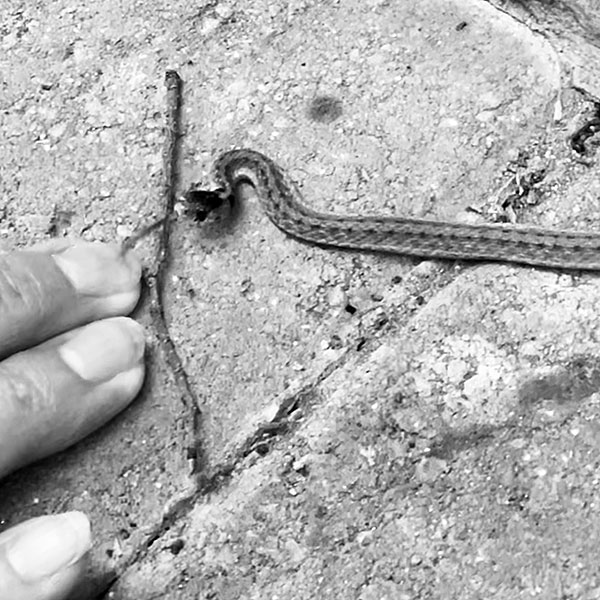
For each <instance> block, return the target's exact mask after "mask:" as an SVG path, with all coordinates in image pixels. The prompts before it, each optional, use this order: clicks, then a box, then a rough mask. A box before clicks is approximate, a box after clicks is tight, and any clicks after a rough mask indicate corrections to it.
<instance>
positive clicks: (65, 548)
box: [6, 512, 91, 582]
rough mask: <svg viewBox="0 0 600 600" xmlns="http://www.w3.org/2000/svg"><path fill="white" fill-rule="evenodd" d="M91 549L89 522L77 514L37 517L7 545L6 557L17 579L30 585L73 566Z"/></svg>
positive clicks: (82, 515) (81, 514)
mask: <svg viewBox="0 0 600 600" xmlns="http://www.w3.org/2000/svg"><path fill="white" fill-rule="evenodd" d="M90 546H91V532H90V522H89V521H88V518H87V517H86V516H85V515H84V514H83V513H80V512H69V513H64V514H61V515H55V516H49V517H39V518H37V519H33V520H32V521H31V522H30V523H26V524H25V526H24V527H23V532H22V533H17V534H16V535H15V536H14V537H12V538H10V539H9V541H8V542H7V548H6V557H7V559H8V562H9V563H10V565H11V567H12V568H13V569H14V570H15V572H16V573H17V575H18V576H19V577H20V578H21V579H22V580H23V581H25V582H32V581H36V580H39V579H42V578H43V577H48V576H50V575H54V574H55V573H58V572H59V571H62V570H63V569H65V568H67V567H68V566H70V565H72V564H75V563H76V562H77V561H78V560H79V559H80V558H81V557H82V556H83V555H84V554H85V553H86V552H87V551H88V550H89V549H90Z"/></svg>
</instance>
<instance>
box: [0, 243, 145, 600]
mask: <svg viewBox="0 0 600 600" xmlns="http://www.w3.org/2000/svg"><path fill="white" fill-rule="evenodd" d="M140 274H141V267H140V264H139V262H138V261H137V259H135V258H134V257H133V255H132V254H131V253H129V254H126V255H125V256H122V255H121V253H120V248H119V247H118V246H116V245H108V244H99V243H96V244H93V243H87V242H76V243H73V242H68V241H66V240H61V241H56V242H53V243H51V244H49V245H46V246H40V247H39V248H37V249H35V250H30V251H23V252H16V253H13V254H8V255H0V478H1V477H3V476H5V475H7V474H8V473H10V472H11V471H14V470H15V469H17V468H19V467H22V466H24V465H26V464H28V463H30V462H33V461H35V460H38V459H40V458H42V457H45V456H48V455H50V454H53V453H55V452H58V451H60V450H62V449H64V448H66V447H68V446H70V445H71V444H74V443H75V442H77V441H78V440H80V439H81V438H83V437H85V436H86V435H87V434H89V433H90V432H92V431H93V430H94V429H97V428H98V427H100V426H101V425H102V424H103V423H105V422H106V421H108V420H109V419H110V418H111V417H113V416H114V415H115V414H116V413H118V412H119V411H120V410H122V409H123V408H124V407H125V406H126V405H127V404H128V403H129V402H130V401H131V400H132V399H133V398H134V397H135V396H136V394H137V392H138V391H139V389H140V387H141V385H142V381H143V377H144V364H143V352H144V333H143V330H142V328H141V326H140V325H139V324H138V323H136V322H135V321H133V320H132V319H128V318H126V317H123V316H119V315H126V314H128V313H129V312H131V311H132V310H133V308H134V307H135V305H136V303H137V301H138V297H139V291H140ZM90 545H91V535H90V525H89V521H88V519H87V517H86V516H85V515H84V514H83V513H80V512H70V513H64V514H61V515H55V516H45V517H38V518H37V519H31V520H29V521H26V522H25V523H21V524H20V525H17V526H15V527H12V528H11V529H8V530H7V531H5V532H3V533H1V534H0V600H59V599H63V598H66V597H67V596H68V594H69V593H70V591H71V590H72V589H73V587H74V585H75V583H76V581H77V579H78V578H79V577H80V575H81V573H82V570H83V567H84V565H83V560H82V558H83V556H84V555H85V554H86V552H87V551H88V549H89V547H90Z"/></svg>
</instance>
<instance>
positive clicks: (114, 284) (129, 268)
mask: <svg viewBox="0 0 600 600" xmlns="http://www.w3.org/2000/svg"><path fill="white" fill-rule="evenodd" d="M52 258H53V259H54V262H55V263H56V264H57V265H58V267H59V268H60V270H61V271H62V272H63V273H64V274H65V276H66V277H67V279H69V281H70V282H71V284H72V285H73V287H74V288H75V289H76V290H77V292H78V293H79V294H82V295H85V296H96V297H102V298H107V297H109V296H111V295H112V294H122V293H124V292H128V291H132V290H137V288H138V286H139V281H140V278H141V275H142V265H141V263H140V261H139V260H138V259H137V257H136V256H135V254H134V253H133V252H131V251H129V252H125V253H123V252H121V248H120V247H119V246H116V245H114V244H103V243H100V242H78V243H76V244H73V245H71V246H69V247H67V248H65V249H64V250H62V251H59V252H55V253H52Z"/></svg>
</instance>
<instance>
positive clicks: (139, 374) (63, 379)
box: [0, 317, 144, 477]
mask: <svg viewBox="0 0 600 600" xmlns="http://www.w3.org/2000/svg"><path fill="white" fill-rule="evenodd" d="M143 354H144V332H143V329H142V327H141V326H140V325H139V324H138V323H136V322H135V321H133V320H132V319H128V318H126V317H113V318H111V319H105V320H103V321H97V322H94V323H92V324H90V325H87V326H84V327H82V328H79V329H77V330H75V331H73V332H69V333H68V334H65V335H63V336H60V337H59V338H57V339H55V340H50V341H48V342H46V343H45V344H42V345H40V346H37V347H35V348H31V349H29V350H26V351H24V352H20V353H18V354H15V355H13V356H11V357H10V358H7V359H6V360H4V361H3V362H2V363H0V411H1V413H0V414H1V415H2V417H1V418H0V477H2V476H4V475H6V474H7V473H9V472H10V471H13V470H15V469H17V468H19V467H21V466H24V465H25V464H28V463H30V462H33V461H35V460H38V459H40V458H43V457H45V456H48V455H50V454H53V453H55V452H58V451H60V450H63V449H64V448H66V447H68V446H70V445H72V444H74V443H75V442H77V441H79V440H80V439H81V438H83V437H85V436H86V435H87V434H89V433H90V432H91V431H93V430H94V429H96V428H98V427H99V426H100V425H102V424H103V423H105V422H106V421H108V420H109V419H110V418H112V417H113V416H114V415H115V414H117V413H118V412H119V411H120V410H122V409H123V408H124V407H125V406H126V405H127V404H129V402H130V401H131V400H132V399H133V398H134V397H135V396H136V394H137V393H138V391H139V389H140V387H141V385H142V382H143V378H144V364H143Z"/></svg>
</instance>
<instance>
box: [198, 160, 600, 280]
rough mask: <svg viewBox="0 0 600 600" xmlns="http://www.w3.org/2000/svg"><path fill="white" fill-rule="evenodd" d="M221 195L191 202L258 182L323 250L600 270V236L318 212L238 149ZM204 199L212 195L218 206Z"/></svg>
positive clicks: (290, 229)
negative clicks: (329, 247) (342, 249)
mask: <svg viewBox="0 0 600 600" xmlns="http://www.w3.org/2000/svg"><path fill="white" fill-rule="evenodd" d="M215 178H216V182H217V184H218V185H219V186H220V187H219V189H218V190H217V191H216V192H202V191H199V190H190V191H189V192H188V193H187V198H188V201H190V202H191V203H194V202H198V201H199V202H200V203H202V202H204V203H205V207H207V209H206V211H205V212H208V211H210V210H211V209H212V208H214V207H215V206H216V204H215V203H214V198H218V200H219V201H223V200H225V199H227V198H233V197H234V195H235V192H236V188H237V187H238V185H239V184H240V183H243V182H246V183H250V184H251V185H252V186H253V187H254V188H255V190H256V193H257V195H258V196H259V198H260V201H261V203H262V206H263V208H264V210H265V212H266V214H267V215H268V216H269V218H270V219H271V221H273V223H274V224H275V225H276V226H277V227H279V228H280V229H281V230H283V231H284V232H285V233H287V234H289V235H291V236H293V237H295V238H299V239H301V240H304V241H306V242H310V243H313V244H318V245H321V246H335V247H339V248H350V249H358V250H370V251H381V252H391V253H396V254H405V255H411V256H417V257H422V258H447V259H462V260H490V261H502V262H511V263H520V264H526V265H533V266H538V267H553V268H559V269H583V270H600V252H599V251H600V236H598V235H596V234H595V233H584V232H576V231H559V230H550V229H538V228H534V227H520V226H511V225H495V224H494V225H491V224H490V225H468V224H461V223H449V222H443V221H428V220H423V219H413V218H406V217H377V216H347V215H337V214H332V213H322V212H317V211H315V210H312V209H311V208H309V207H307V206H306V205H305V204H304V203H303V202H302V196H301V195H300V192H299V191H298V189H297V187H296V186H295V185H294V184H293V182H291V181H290V180H289V179H288V178H287V177H286V176H285V174H284V173H283V171H282V170H281V169H280V168H279V167H278V166H277V165H276V164H275V163H274V162H273V161H272V160H271V159H270V158H268V157H266V156H264V155H263V154H260V153H259V152H256V151H254V150H247V149H241V150H231V151H229V152H225V153H224V154H222V155H221V156H220V157H219V158H218V159H217V161H216V162H215ZM197 194H212V195H213V205H212V206H211V205H210V201H209V202H208V205H207V204H206V200H204V201H203V200H198V199H199V196H198V195H197Z"/></svg>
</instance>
